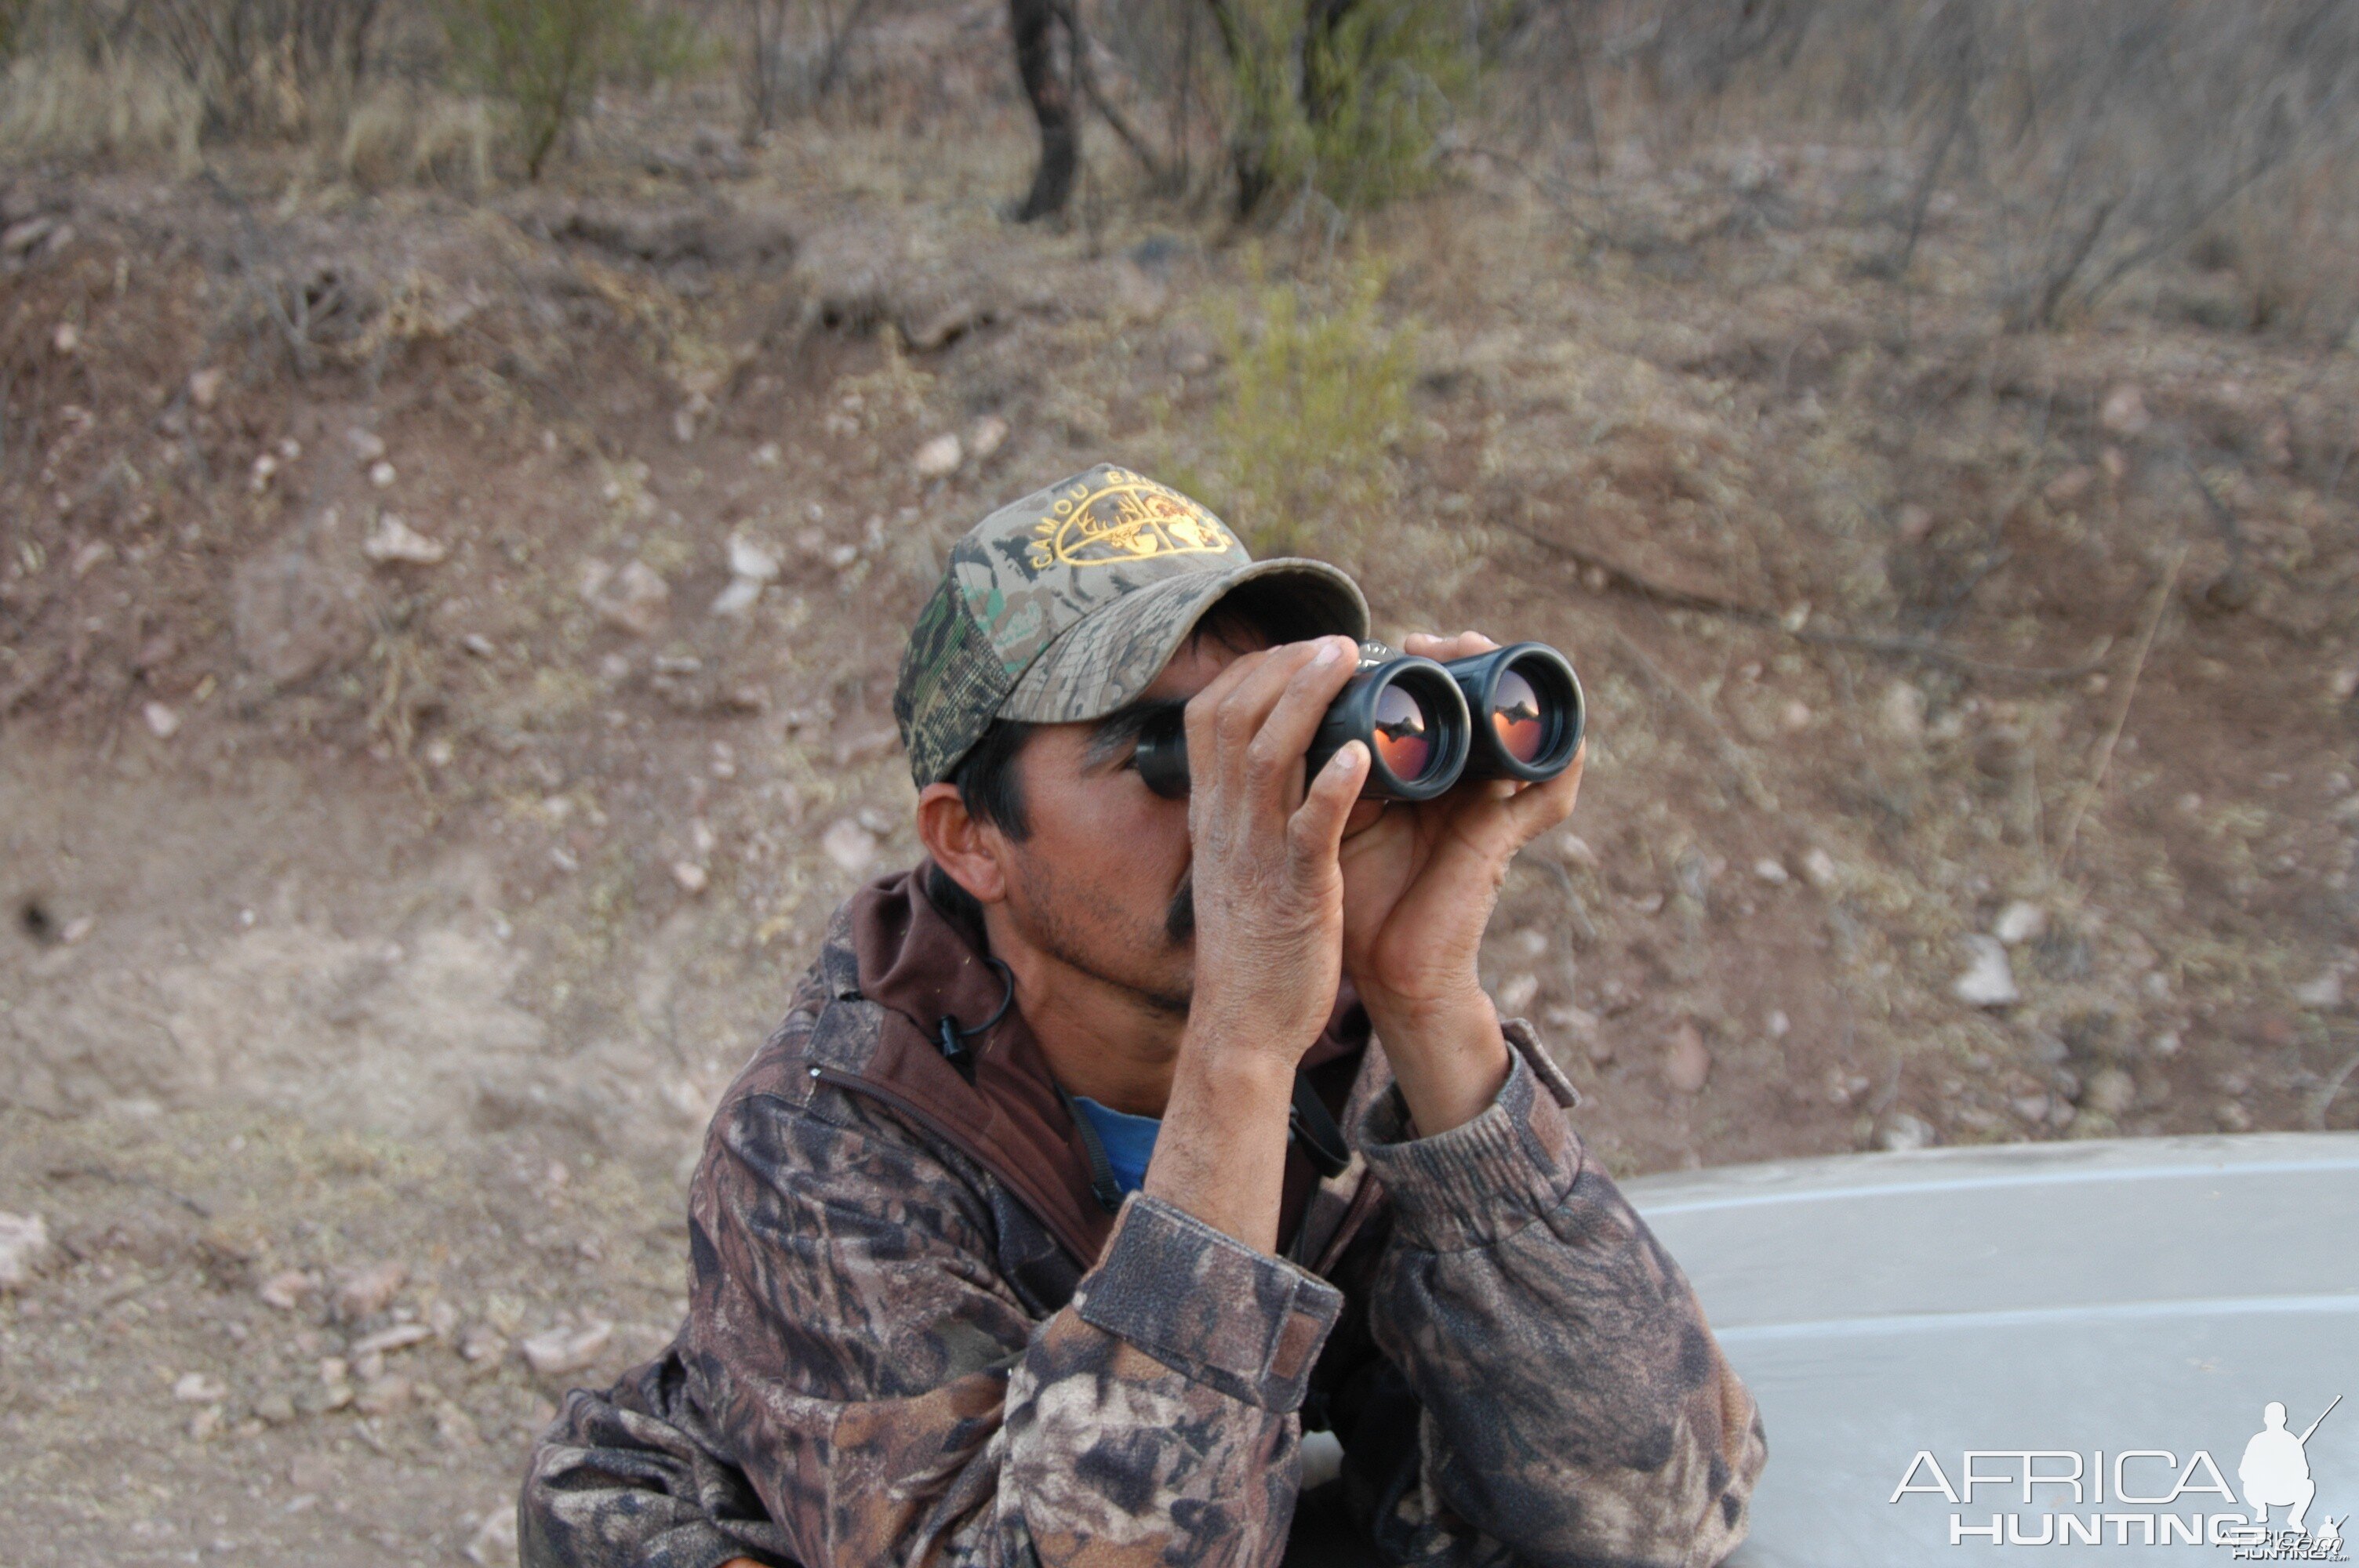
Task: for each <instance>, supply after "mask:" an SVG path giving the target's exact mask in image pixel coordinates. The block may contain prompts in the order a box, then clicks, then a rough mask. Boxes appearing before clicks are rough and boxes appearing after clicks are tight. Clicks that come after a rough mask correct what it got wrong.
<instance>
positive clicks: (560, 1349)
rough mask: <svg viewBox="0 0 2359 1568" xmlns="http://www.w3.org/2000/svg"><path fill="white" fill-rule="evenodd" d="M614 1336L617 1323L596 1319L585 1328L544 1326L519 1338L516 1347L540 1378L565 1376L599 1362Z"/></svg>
mask: <svg viewBox="0 0 2359 1568" xmlns="http://www.w3.org/2000/svg"><path fill="white" fill-rule="evenodd" d="M613 1337H614V1325H613V1324H611V1323H606V1322H603V1321H599V1320H592V1322H591V1324H590V1325H589V1326H587V1327H585V1328H566V1327H562V1326H560V1327H557V1328H549V1329H543V1330H542V1331H541V1332H540V1333H538V1334H536V1335H533V1336H530V1337H528V1338H526V1339H523V1340H519V1341H518V1342H517V1344H516V1349H517V1351H518V1352H519V1353H521V1354H522V1355H523V1357H524V1359H525V1365H526V1366H527V1367H530V1368H532V1369H533V1371H534V1372H535V1373H537V1374H538V1375H539V1376H540V1377H543V1378H562V1377H564V1376H566V1375H567V1374H568V1373H572V1372H579V1371H581V1370H582V1368H586V1367H588V1366H590V1365H591V1364H592V1363H593V1362H595V1361H596V1360H597V1359H598V1357H600V1356H601V1355H603V1354H604V1352H605V1349H606V1342H607V1341H608V1340H610V1339H612V1338H613Z"/></svg>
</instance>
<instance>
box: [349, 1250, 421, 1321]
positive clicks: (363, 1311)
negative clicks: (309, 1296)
mask: <svg viewBox="0 0 2359 1568" xmlns="http://www.w3.org/2000/svg"><path fill="white" fill-rule="evenodd" d="M408 1279H409V1270H408V1268H407V1267H406V1266H404V1265H403V1264H400V1263H396V1262H391V1261H386V1262H383V1263H372V1264H370V1265H369V1266H367V1267H366V1268H364V1269H355V1270H352V1271H348V1272H346V1273H345V1274H344V1275H343V1276H342V1279H341V1280H340V1281H339V1282H338V1283H337V1286H336V1303H335V1305H336V1315H337V1316H338V1317H339V1318H342V1320H343V1321H344V1322H346V1323H351V1322H353V1321H355V1320H357V1319H360V1318H364V1317H368V1316H370V1315H372V1314H376V1313H381V1312H383V1311H384V1310H385V1309H386V1307H387V1306H389V1305H391V1304H392V1302H393V1297H394V1292H397V1291H398V1290H400V1289H401V1287H402V1286H403V1284H405V1283H406V1282H408Z"/></svg>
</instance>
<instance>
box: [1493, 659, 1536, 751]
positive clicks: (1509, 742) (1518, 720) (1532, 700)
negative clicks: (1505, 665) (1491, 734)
mask: <svg viewBox="0 0 2359 1568" xmlns="http://www.w3.org/2000/svg"><path fill="white" fill-rule="evenodd" d="M1491 728H1492V729H1493V730H1496V731H1498V735H1499V744H1500V745H1501V746H1503V747H1505V748H1506V752H1507V755H1509V756H1511V757H1513V758H1515V759H1516V761H1517V762H1537V761H1538V759H1539V754H1540V747H1541V745H1542V744H1544V743H1545V742H1546V741H1547V740H1548V725H1547V724H1545V723H1544V722H1542V721H1541V718H1540V694H1539V693H1538V692H1537V691H1534V690H1533V689H1532V683H1531V682H1529V681H1527V680H1526V679H1525V678H1524V677H1523V676H1519V675H1517V673H1516V672H1515V671H1513V670H1502V671H1501V672H1499V681H1498V684H1497V685H1496V686H1494V687H1492V688H1491Z"/></svg>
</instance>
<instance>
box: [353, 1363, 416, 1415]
mask: <svg viewBox="0 0 2359 1568" xmlns="http://www.w3.org/2000/svg"><path fill="white" fill-rule="evenodd" d="M409 1398H410V1387H409V1379H407V1378H405V1377H402V1376H401V1375H400V1374H399V1373H397V1372H388V1373H386V1375H385V1376H383V1377H380V1378H375V1379H370V1380H369V1381H368V1382H367V1383H364V1384H363V1385H362V1387H361V1390H360V1391H359V1392H358V1393H357V1394H355V1395H354V1396H353V1409H354V1410H356V1411H360V1412H361V1414H363V1415H386V1414H389V1413H391V1412H392V1411H397V1410H401V1409H404V1408H406V1407H407V1406H408V1403H409Z"/></svg>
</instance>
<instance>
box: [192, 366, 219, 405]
mask: <svg viewBox="0 0 2359 1568" xmlns="http://www.w3.org/2000/svg"><path fill="white" fill-rule="evenodd" d="M222 380H223V376H222V373H221V372H220V371H219V370H216V369H214V368H213V367H212V366H211V365H208V366H206V367H205V368H204V369H202V370H194V371H190V373H189V401H190V402H191V403H193V404H195V405H196V406H198V407H199V408H211V407H212V406H213V405H214V404H215V403H218V402H219V401H221V391H222Z"/></svg>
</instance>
